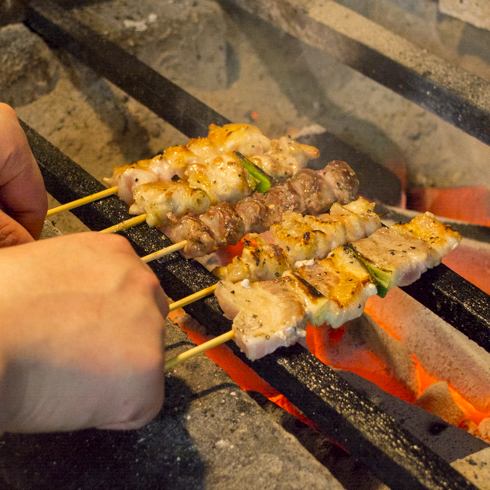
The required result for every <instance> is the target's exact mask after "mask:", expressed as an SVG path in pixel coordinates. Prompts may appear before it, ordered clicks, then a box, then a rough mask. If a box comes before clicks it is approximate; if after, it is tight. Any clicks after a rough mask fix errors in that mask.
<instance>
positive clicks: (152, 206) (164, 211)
mask: <svg viewBox="0 0 490 490" xmlns="http://www.w3.org/2000/svg"><path fill="white" fill-rule="evenodd" d="M210 204H211V202H210V200H209V197H208V196H207V194H206V193H205V192H204V191H202V190H200V189H192V188H191V187H189V186H188V185H187V184H186V183H185V182H171V183H165V182H155V183H151V184H144V185H141V186H139V187H138V188H137V189H136V190H135V193H134V204H133V205H132V206H131V207H130V208H129V212H130V213H131V214H141V213H143V212H144V213H146V214H147V217H146V221H147V223H148V224H149V225H150V226H156V225H164V224H166V223H168V222H169V221H170V220H171V219H172V218H173V217H180V216H184V215H186V214H199V213H203V212H204V211H206V209H208V208H209V206H210Z"/></svg>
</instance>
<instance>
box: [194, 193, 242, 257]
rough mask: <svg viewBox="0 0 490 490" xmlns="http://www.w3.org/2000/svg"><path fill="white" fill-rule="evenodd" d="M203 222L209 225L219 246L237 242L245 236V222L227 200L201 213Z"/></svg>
mask: <svg viewBox="0 0 490 490" xmlns="http://www.w3.org/2000/svg"><path fill="white" fill-rule="evenodd" d="M201 222H202V223H203V224H204V225H205V226H207V228H208V229H209V230H210V232H211V235H212V236H213V238H214V241H215V244H216V246H217V247H219V248H220V247H223V246H225V245H227V244H228V243H236V242H238V240H240V238H241V237H242V236H243V232H244V228H243V222H242V220H241V219H240V217H239V216H238V214H237V213H236V212H235V210H234V209H233V206H231V205H230V204H228V203H227V202H223V203H220V204H217V205H216V206H212V207H211V208H210V209H209V210H208V212H207V213H204V214H202V215H201Z"/></svg>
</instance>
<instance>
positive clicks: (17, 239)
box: [0, 210, 34, 248]
mask: <svg viewBox="0 0 490 490" xmlns="http://www.w3.org/2000/svg"><path fill="white" fill-rule="evenodd" d="M33 240H34V239H33V238H32V236H31V235H30V233H29V232H28V231H27V230H26V229H25V228H24V227H23V226H22V225H21V224H19V223H17V221H15V220H13V219H12V218H11V217H10V216H9V215H8V214H6V213H4V212H3V211H2V210H0V248H2V247H11V246H13V245H20V244H21V243H27V242H32V241H33Z"/></svg>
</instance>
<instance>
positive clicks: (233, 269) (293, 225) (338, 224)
mask: <svg viewBox="0 0 490 490" xmlns="http://www.w3.org/2000/svg"><path fill="white" fill-rule="evenodd" d="M374 206H375V204H374V203H371V202H369V201H367V200H366V199H364V198H362V197H360V198H359V199H357V200H356V201H352V202H350V203H348V204H346V205H341V204H339V203H334V204H333V205H332V207H331V208H330V212H329V213H325V214H321V215H318V216H311V215H306V216H303V215H301V214H299V213H293V212H288V213H286V214H285V215H284V216H283V219H282V220H281V222H280V223H277V224H275V225H273V226H272V227H271V228H270V229H269V230H268V231H267V232H265V233H263V234H261V235H258V234H249V235H247V236H246V238H245V239H244V240H243V242H244V247H243V250H242V253H241V254H240V255H238V256H236V257H234V258H233V260H232V261H231V262H230V263H229V264H228V265H225V266H222V267H219V268H217V269H215V270H214V271H213V272H214V273H215V274H216V275H217V276H218V277H219V278H220V279H226V280H228V281H231V282H237V281H241V280H243V279H248V280H250V281H265V280H268V279H275V278H277V277H280V276H281V275H282V274H283V273H284V272H285V271H286V270H288V269H292V268H294V267H296V266H297V265H302V263H304V262H305V261H309V260H313V259H321V258H323V257H325V256H326V255H327V254H328V253H329V252H330V251H331V250H332V249H334V248H335V247H337V246H339V245H343V244H344V243H347V242H352V241H355V240H359V239H361V238H364V237H366V236H369V235H371V233H373V232H374V231H376V230H377V229H378V228H379V227H380V226H381V220H380V218H379V216H378V215H377V214H376V213H375V212H374V211H373V210H374Z"/></svg>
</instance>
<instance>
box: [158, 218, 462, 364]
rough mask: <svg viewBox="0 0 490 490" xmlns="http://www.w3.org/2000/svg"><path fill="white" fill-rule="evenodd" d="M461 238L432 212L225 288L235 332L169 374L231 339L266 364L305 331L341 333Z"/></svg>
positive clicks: (222, 299)
mask: <svg viewBox="0 0 490 490" xmlns="http://www.w3.org/2000/svg"><path fill="white" fill-rule="evenodd" d="M460 239H461V237H460V235H459V234H458V233H456V232H455V231H453V230H451V229H450V228H449V227H447V226H445V225H443V224H442V223H440V222H439V221H438V220H437V219H436V218H435V217H434V216H433V215H432V214H430V213H425V214H423V215H419V216H417V217H415V218H414V219H412V220H411V221H410V222H409V223H406V224H404V225H398V224H396V225H393V226H390V227H383V228H380V229H378V230H377V231H375V232H374V233H373V234H372V235H370V236H369V237H368V238H363V239H361V240H357V241H354V242H352V243H350V244H349V245H348V246H339V247H337V248H336V249H334V250H333V251H332V252H331V253H330V254H329V255H328V256H327V257H326V258H325V259H320V260H314V261H313V262H312V263H311V264H307V265H302V266H301V267H299V268H297V269H294V270H289V271H286V272H285V273H284V274H283V275H282V277H280V278H277V279H274V280H268V281H258V282H254V283H249V282H248V281H247V283H246V284H245V283H235V284H234V283H231V282H229V281H224V282H220V283H218V286H217V288H216V289H217V290H216V297H217V299H218V301H219V303H220V306H221V308H222V309H223V311H224V313H225V316H227V317H228V318H230V319H233V330H232V331H230V332H227V333H226V334H224V335H221V336H220V337H217V338H216V339H213V340H212V341H210V342H206V343H204V344H202V345H200V346H199V349H197V350H193V349H191V351H189V353H183V354H180V355H179V356H178V358H174V359H170V360H169V361H168V363H167V364H168V366H169V369H170V368H171V367H174V366H175V365H176V364H178V363H179V362H182V361H183V360H185V359H188V358H190V357H193V356H194V355H196V354H198V353H201V352H205V351H206V350H208V349H210V348H213V347H216V346H217V345H220V343H223V342H226V341H228V340H230V339H232V338H233V339H235V342H236V343H237V345H238V346H239V347H240V349H241V350H242V352H244V353H245V354H246V356H247V357H248V358H249V359H251V360H255V359H259V358H261V357H263V356H265V355H267V354H270V353H272V352H274V351H275V350H276V349H277V348H279V347H281V346H286V347H287V346H290V345H293V344H294V343H296V342H298V340H300V339H301V338H304V336H305V326H306V325H307V324H308V323H310V324H312V325H315V326H319V325H322V324H324V323H327V324H329V325H330V326H331V327H332V328H338V327H339V326H341V325H342V324H344V323H345V322H346V321H348V320H352V319H354V318H357V317H359V316H360V315H361V314H362V312H363V310H364V305H365V303H366V300H367V299H368V298H369V297H370V296H372V295H374V294H378V295H379V296H381V297H384V296H385V295H386V293H387V292H388V290H390V289H391V288H393V287H396V286H406V285H409V284H411V283H413V282H414V281H416V280H417V279H418V278H419V277H420V275H421V274H422V273H423V272H425V271H426V270H427V269H430V268H432V267H435V266H436V265H438V264H440V262H441V260H442V258H443V257H444V256H445V255H447V254H448V253H449V252H451V250H453V249H454V248H455V247H456V246H457V244H458V242H459V241H460Z"/></svg>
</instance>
